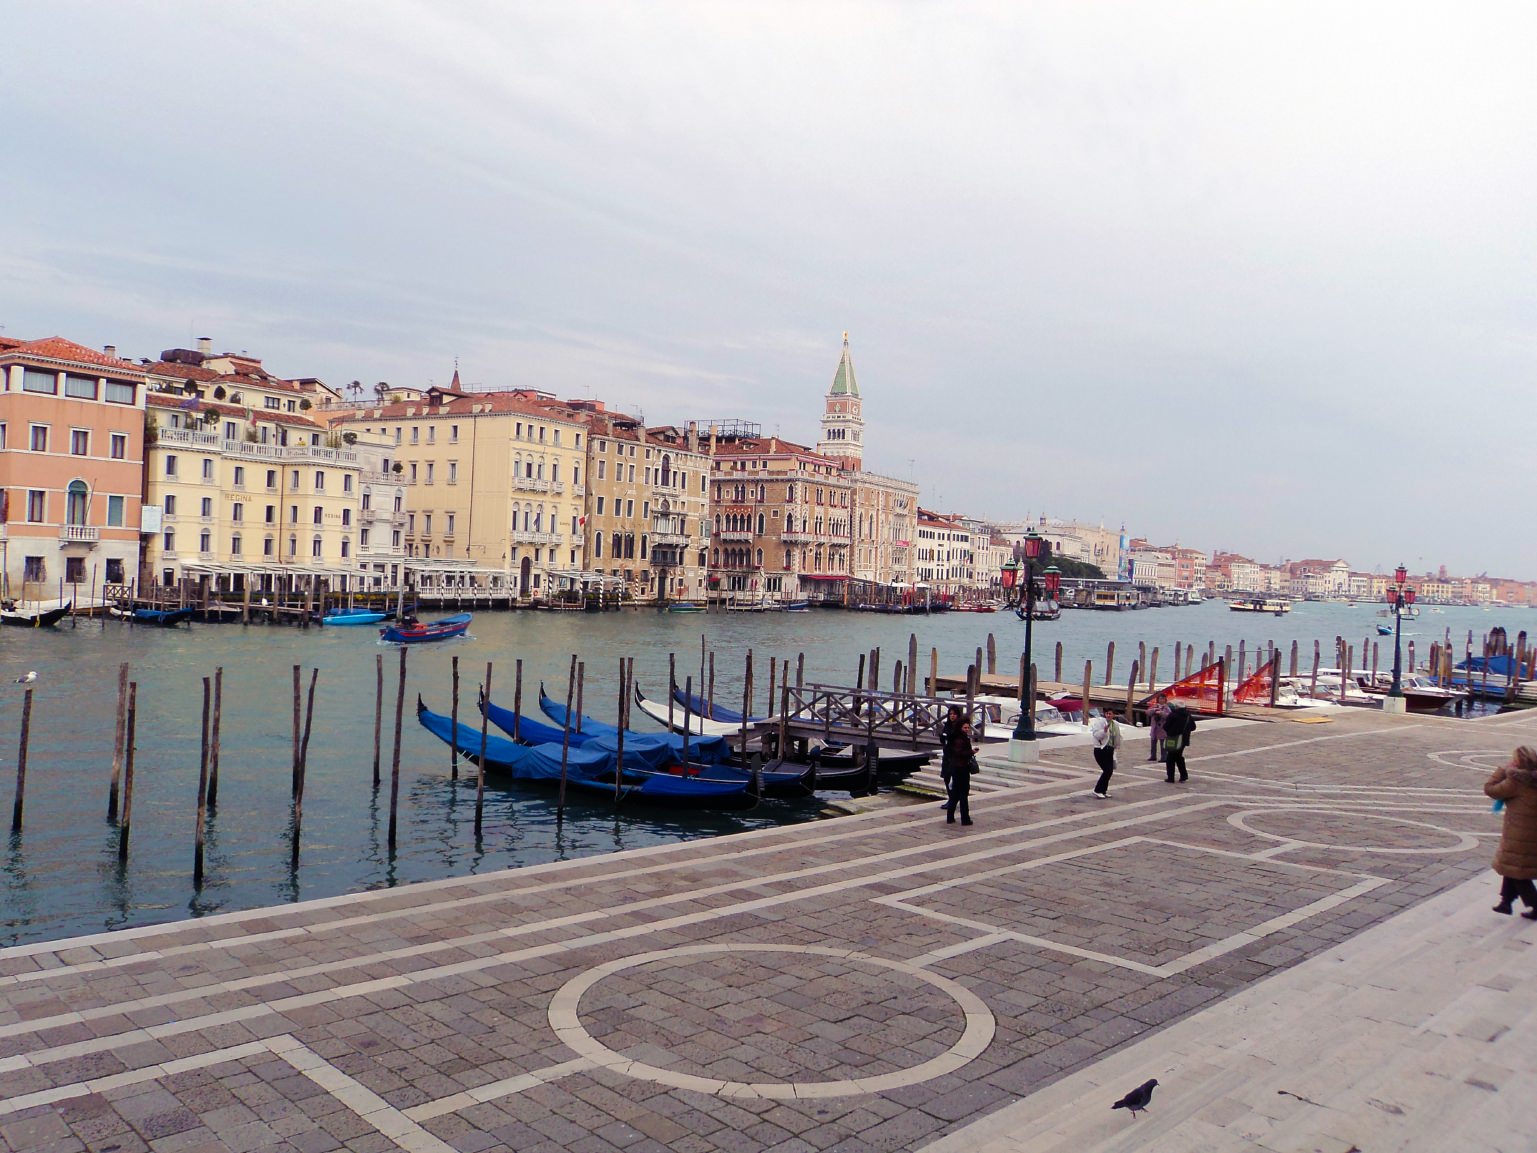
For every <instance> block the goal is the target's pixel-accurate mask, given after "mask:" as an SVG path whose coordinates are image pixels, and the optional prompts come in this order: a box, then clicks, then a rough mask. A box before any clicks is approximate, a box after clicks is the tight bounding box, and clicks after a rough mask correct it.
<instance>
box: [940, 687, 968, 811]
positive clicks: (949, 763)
mask: <svg viewBox="0 0 1537 1153" xmlns="http://www.w3.org/2000/svg"><path fill="white" fill-rule="evenodd" d="M941 737H942V739H943V741H944V748H943V751H942V753H941V754H940V761H939V765H940V768H939V775H940V777H941V778H942V779H943V780H944V782H945V823H946V824H947V825H953V824H955V810H956V809H957V808H959V809H960V811H961V824H963V825H969V824H971V805H970V803H969V802H970V798H971V774H972V771H973V770H974V769H975V767H976V763H977V757H976V750H975V749H974V748H973V747H972V744H971V721H970V720H968V719H967V717H966V714H965V713H964V712H963V711H962V710H961V706H960V705H951V706H950V711H949V713H948V714H947V715H946V717H945V723H944V727H943V728H942V729H941Z"/></svg>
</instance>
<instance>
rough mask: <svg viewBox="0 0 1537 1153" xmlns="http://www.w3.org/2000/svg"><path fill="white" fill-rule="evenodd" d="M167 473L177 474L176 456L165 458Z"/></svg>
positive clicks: (169, 474)
mask: <svg viewBox="0 0 1537 1153" xmlns="http://www.w3.org/2000/svg"><path fill="white" fill-rule="evenodd" d="M165 474H166V476H175V475H176V458H175V457H174V456H168V457H166V458H165Z"/></svg>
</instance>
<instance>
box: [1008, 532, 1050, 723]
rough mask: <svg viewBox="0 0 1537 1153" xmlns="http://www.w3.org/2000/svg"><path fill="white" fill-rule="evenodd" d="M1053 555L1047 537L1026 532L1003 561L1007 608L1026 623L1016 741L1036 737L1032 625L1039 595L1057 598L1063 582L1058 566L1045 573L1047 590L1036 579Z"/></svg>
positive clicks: (1043, 575)
mask: <svg viewBox="0 0 1537 1153" xmlns="http://www.w3.org/2000/svg"><path fill="white" fill-rule="evenodd" d="M1050 555H1051V546H1050V545H1049V544H1048V543H1047V542H1046V539H1045V538H1044V537H1042V536H1039V535H1037V534H1036V533H1035V532H1027V533H1026V534H1025V539H1024V540H1023V541H1022V542H1021V543H1019V544H1017V545H1015V546H1014V558H1013V559H1012V560H1010V561H1008V562H1007V563H1006V564H1004V566H1003V569H1002V571H1001V572H1000V573H999V584H1001V585H1002V586H1003V603H1004V607H1006V608H1011V609H1013V610H1014V613H1015V615H1016V616H1018V617H1019V619H1020V620H1022V621H1024V622H1025V675H1024V677H1023V678H1022V680H1021V683H1020V686H1019V721H1018V723H1017V724H1015V726H1014V739H1015V740H1016V741H1033V740H1035V700H1034V694H1033V693H1032V692H1031V691H1030V666H1031V663H1032V662H1031V658H1030V642H1031V635H1030V633H1031V629H1030V626H1031V624H1032V623H1033V622H1034V620H1035V598H1036V595H1037V594H1038V593H1039V592H1044V593H1045V595H1046V598H1047V599H1048V600H1055V599H1056V596H1057V590H1058V589H1059V588H1060V587H1061V585H1062V574H1061V573H1060V572H1058V571H1057V567H1056V565H1052V566H1051V567H1050V568H1048V569H1047V570H1046V571H1045V572H1044V573H1043V574H1042V577H1043V583H1044V586H1045V587H1044V589H1043V588H1041V586H1039V585H1037V584H1036V582H1035V562H1036V561H1038V560H1045V559H1046V558H1047V557H1049V556H1050ZM1021 562H1023V563H1021ZM1021 575H1023V577H1024V579H1023V581H1021V579H1020V577H1021Z"/></svg>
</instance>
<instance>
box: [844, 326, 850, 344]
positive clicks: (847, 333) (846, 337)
mask: <svg viewBox="0 0 1537 1153" xmlns="http://www.w3.org/2000/svg"><path fill="white" fill-rule="evenodd" d="M848 342H849V330H848V329H846V328H845V329H844V330H843V343H844V344H847V343H848Z"/></svg>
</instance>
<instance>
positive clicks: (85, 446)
mask: <svg viewBox="0 0 1537 1153" xmlns="http://www.w3.org/2000/svg"><path fill="white" fill-rule="evenodd" d="M69 451H70V454H71V455H72V456H90V455H91V434H90V433H89V432H87V431H86V430H85V429H83V428H77V429H74V430H72V431H71V432H70V434H69Z"/></svg>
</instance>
